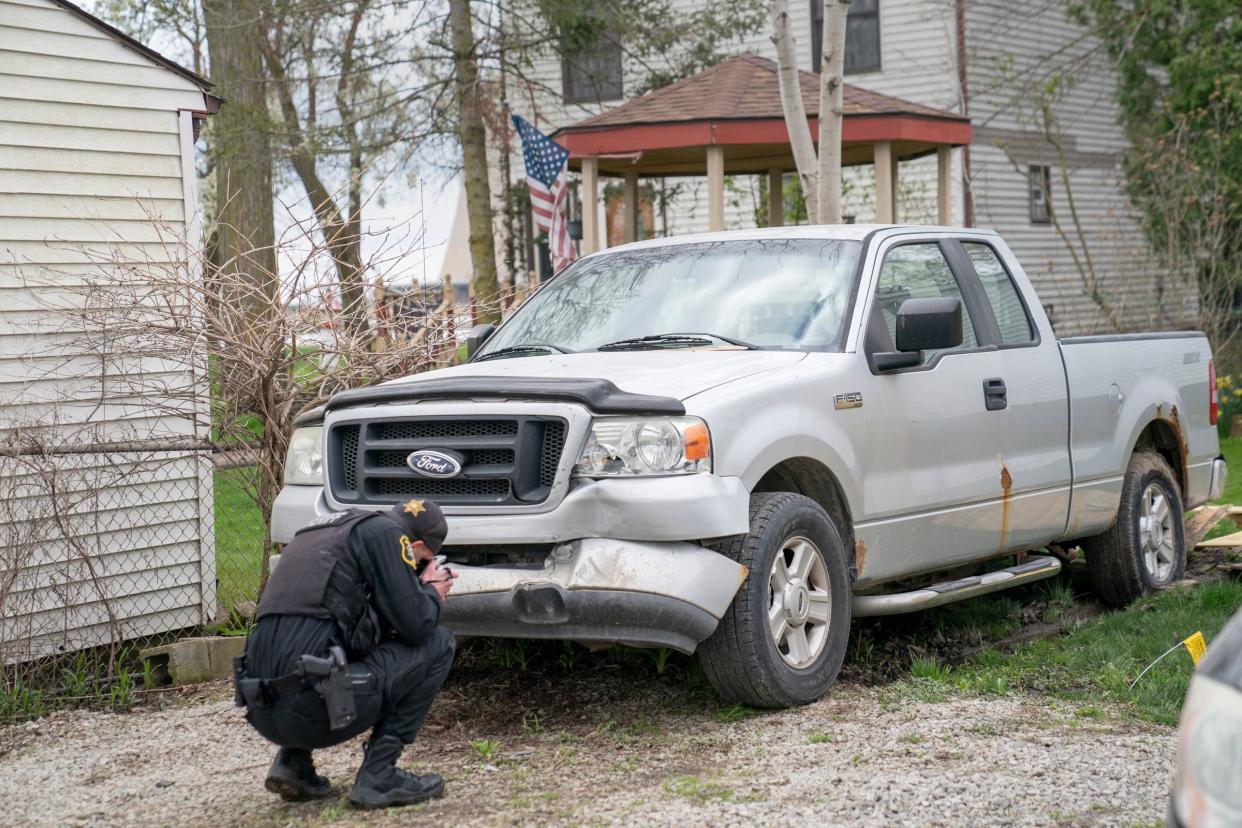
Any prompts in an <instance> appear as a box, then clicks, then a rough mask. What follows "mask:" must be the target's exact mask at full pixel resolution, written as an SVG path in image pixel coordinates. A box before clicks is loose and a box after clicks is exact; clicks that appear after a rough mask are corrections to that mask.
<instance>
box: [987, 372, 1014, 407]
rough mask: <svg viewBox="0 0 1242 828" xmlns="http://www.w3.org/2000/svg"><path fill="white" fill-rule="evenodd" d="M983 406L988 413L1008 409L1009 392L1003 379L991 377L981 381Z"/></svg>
mask: <svg viewBox="0 0 1242 828" xmlns="http://www.w3.org/2000/svg"><path fill="white" fill-rule="evenodd" d="M983 404H984V405H986V406H987V409H988V411H1004V410H1005V409H1006V408H1008V407H1009V392H1008V391H1007V390H1006V388H1005V381H1004V380H1003V379H1001V378H1000V377H993V378H992V379H985V380H984V381H983Z"/></svg>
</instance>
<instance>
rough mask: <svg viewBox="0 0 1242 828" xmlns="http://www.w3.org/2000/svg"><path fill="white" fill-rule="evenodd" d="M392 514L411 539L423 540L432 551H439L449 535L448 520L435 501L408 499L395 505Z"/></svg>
mask: <svg viewBox="0 0 1242 828" xmlns="http://www.w3.org/2000/svg"><path fill="white" fill-rule="evenodd" d="M390 514H391V516H392V518H393V520H395V521H397V523H400V524H401V528H402V529H403V530H404V531H405V533H406V534H407V535H409V536H410V539H411V540H417V541H422V542H423V543H425V544H427V546H428V548H430V549H431V551H432V552H436V553H439V551H440V547H441V546H443V545H444V538H445V536H446V535H448V522H447V521H446V520H445V519H444V512H442V511H440V507H439V506H437V505H436V504H435V503H434V502H433V501H430V500H407V501H406V502H405V503H398V504H397V505H396V506H393V507H392V512H391V513H390Z"/></svg>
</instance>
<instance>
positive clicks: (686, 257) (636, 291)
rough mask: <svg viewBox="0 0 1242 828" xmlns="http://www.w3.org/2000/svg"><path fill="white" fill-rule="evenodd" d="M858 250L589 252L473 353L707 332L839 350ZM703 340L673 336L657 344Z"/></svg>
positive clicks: (729, 246) (583, 346)
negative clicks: (590, 253)
mask: <svg viewBox="0 0 1242 828" xmlns="http://www.w3.org/2000/svg"><path fill="white" fill-rule="evenodd" d="M861 250H862V244H861V242H857V241H848V240H842V239H749V240H741V239H739V240H735V241H724V242H705V243H698V244H683V245H670V246H667V247H653V248H646V249H638V250H627V251H618V252H616V253H609V254H606V255H603V256H595V257H592V258H590V259H585V260H583V261H581V262H578V263H577V264H574V265H572V266H571V267H570V268H569V269H567V270H565V271H564V272H563V273H561V274H559V275H558V276H557V277H556V278H555V279H554V280H553V281H552V282H550V283H549V284H548V285H547V286H546V287H545V288H544V289H543V290H541V291H539V293H538V294H536V295H535V296H534V297H532V298H531V299H530V301H528V302H527V303H526V304H525V305H523V306H522V308H521V309H520V310H518V311H517V313H515V314H514V315H513V317H512V318H511V319H510V320H509V321H508V322H507V323H506V324H505V325H504V327H502V328H501V329H500V330H499V331H497V332H496V334H495V335H494V336H493V337H492V338H491V340H490V341H489V342H488V343H487V346H486V347H485V348H484V349H483V350H482V352H481V354H480V356H481V357H482V356H486V355H488V354H496V356H497V357H503V356H509V355H512V356H530V355H538V354H541V353H542V354H548V353H554V352H556V351H560V350H567V351H591V350H595V349H597V348H599V347H600V346H601V345H608V344H610V343H619V342H621V341H623V340H636V339H640V338H642V337H660V335H663V334H670V333H681V334H689V333H710V334H713V335H715V337H717V339H715V340H713V341H712V344H713V345H716V346H720V347H733V346H730V345H728V344H727V342H726V340H727V339H732V340H738V341H742V342H745V343H749V344H752V345H756V346H758V347H761V348H775V349H794V350H816V351H825V350H840V344H841V341H842V340H843V339H844V337H843V336H842V335H841V334H842V327H843V325H844V321H843V317H844V316H845V314H846V313H847V312H848V308H849V297H850V293H851V291H852V289H853V279H854V271H855V266H856V264H857V262H858V256H859V253H860V252H861ZM705 342H706V340H704V339H703V338H696V337H680V338H669V339H668V340H667V341H666V342H665V343H664V344H665V345H666V346H668V347H677V346H678V344H679V343H680V344H681V345H682V347H702V346H703V345H704V344H705ZM523 346H541V347H540V348H539V349H536V348H534V347H523ZM502 349H509V350H507V351H506V353H505V354H500V353H498V352H499V351H501V350H502ZM606 350H607V349H606Z"/></svg>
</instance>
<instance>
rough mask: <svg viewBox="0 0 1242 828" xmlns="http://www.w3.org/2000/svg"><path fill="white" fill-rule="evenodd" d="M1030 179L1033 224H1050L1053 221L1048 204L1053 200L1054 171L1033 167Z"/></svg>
mask: <svg viewBox="0 0 1242 828" xmlns="http://www.w3.org/2000/svg"><path fill="white" fill-rule="evenodd" d="M1029 177H1030V202H1031V203H1030V206H1031V224H1048V223H1049V222H1050V221H1051V219H1052V214H1051V212H1050V211H1049V207H1048V202H1049V200H1050V199H1051V198H1052V170H1051V169H1050V168H1048V167H1043V166H1032V167H1031V168H1030V172H1029Z"/></svg>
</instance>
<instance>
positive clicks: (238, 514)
mask: <svg viewBox="0 0 1242 828" xmlns="http://www.w3.org/2000/svg"><path fill="white" fill-rule="evenodd" d="M249 474H253V469H251V468H250V467H243V468H238V469H222V470H219V471H217V472H216V473H215V496H216V508H215V518H216V584H217V587H216V593H217V596H218V599H219V601H220V603H221V604H223V605H224V606H225V607H230V608H231V607H232V606H233V605H234V604H236V603H237V602H238V601H253V600H255V597H256V596H257V595H258V592H259V576H260V573H261V571H262V567H263V543H264V541H265V539H266V538H267V527H266V526H264V525H263V515H262V513H261V512H260V511H259V507H258V505H257V504H256V503H255V502H254V499H253V498H251V497H250V495H249V494H247V492H246V487H245V485H244V484H245V480H246V476H247V475H249Z"/></svg>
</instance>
